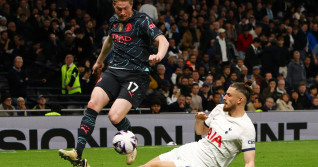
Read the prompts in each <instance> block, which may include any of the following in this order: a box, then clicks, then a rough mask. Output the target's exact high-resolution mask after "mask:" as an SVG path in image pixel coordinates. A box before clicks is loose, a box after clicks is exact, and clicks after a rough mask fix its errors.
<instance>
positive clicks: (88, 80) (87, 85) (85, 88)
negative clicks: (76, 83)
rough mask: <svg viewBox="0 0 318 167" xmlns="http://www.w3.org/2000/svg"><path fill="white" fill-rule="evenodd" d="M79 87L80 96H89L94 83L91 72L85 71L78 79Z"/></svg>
mask: <svg viewBox="0 0 318 167" xmlns="http://www.w3.org/2000/svg"><path fill="white" fill-rule="evenodd" d="M80 85H81V90H82V94H85V95H90V94H91V93H92V91H93V89H94V86H95V81H94V80H92V76H91V72H90V71H89V70H88V69H85V71H84V73H83V75H82V76H81V78H80Z"/></svg>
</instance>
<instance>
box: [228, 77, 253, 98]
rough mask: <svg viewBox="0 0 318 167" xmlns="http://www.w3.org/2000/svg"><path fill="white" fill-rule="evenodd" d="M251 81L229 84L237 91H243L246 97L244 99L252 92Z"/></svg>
mask: <svg viewBox="0 0 318 167" xmlns="http://www.w3.org/2000/svg"><path fill="white" fill-rule="evenodd" d="M251 85H252V81H251V80H248V81H246V82H245V83H243V82H234V83H233V84H231V85H230V87H233V88H235V89H236V90H237V91H239V92H241V93H243V95H244V96H245V98H246V101H247V100H249V99H250V95H251V93H252V92H253V90H252V88H251Z"/></svg>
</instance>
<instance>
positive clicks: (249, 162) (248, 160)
mask: <svg viewBox="0 0 318 167" xmlns="http://www.w3.org/2000/svg"><path fill="white" fill-rule="evenodd" d="M244 161H245V167H254V166H255V150H250V151H245V152H244Z"/></svg>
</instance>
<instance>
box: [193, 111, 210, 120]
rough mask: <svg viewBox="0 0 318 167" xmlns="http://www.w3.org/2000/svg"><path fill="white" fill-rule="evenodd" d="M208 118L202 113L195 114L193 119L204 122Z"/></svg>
mask: <svg viewBox="0 0 318 167" xmlns="http://www.w3.org/2000/svg"><path fill="white" fill-rule="evenodd" d="M208 118H209V117H208V116H207V115H206V114H205V113H204V112H197V113H196V114H195V119H196V120H202V121H204V120H206V119H208Z"/></svg>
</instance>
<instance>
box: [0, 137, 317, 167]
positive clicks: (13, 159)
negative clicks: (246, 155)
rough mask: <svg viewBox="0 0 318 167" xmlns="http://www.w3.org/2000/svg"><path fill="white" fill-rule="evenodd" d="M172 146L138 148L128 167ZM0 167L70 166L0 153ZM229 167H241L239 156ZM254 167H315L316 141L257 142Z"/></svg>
mask: <svg viewBox="0 0 318 167" xmlns="http://www.w3.org/2000/svg"><path fill="white" fill-rule="evenodd" d="M173 148H174V146H144V147H138V156H137V160H136V162H135V163H134V164H133V165H131V166H132V167H135V166H139V165H141V164H144V163H145V162H147V161H149V160H150V159H152V158H154V157H155V156H158V155H159V154H161V153H164V152H167V151H169V150H171V149H173ZM83 157H85V158H87V159H88V162H89V164H90V165H91V166H92V167H122V166H127V165H126V157H125V156H123V155H119V154H118V153H116V152H115V151H114V150H113V148H87V149H85V151H84V155H83ZM0 166H3V167H64V166H66V167H67V166H71V164H70V163H69V162H68V161H65V160H64V159H61V158H60V157H59V156H58V151H57V150H28V151H0ZM230 166H231V167H237V166H239V167H241V166H244V160H243V154H240V155H239V156H238V157H237V158H236V159H235V160H234V162H233V163H232V164H231V165H230ZM255 166H257V167H300V166H301V167H317V166H318V140H311V141H276V142H257V143H256V160H255Z"/></svg>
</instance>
